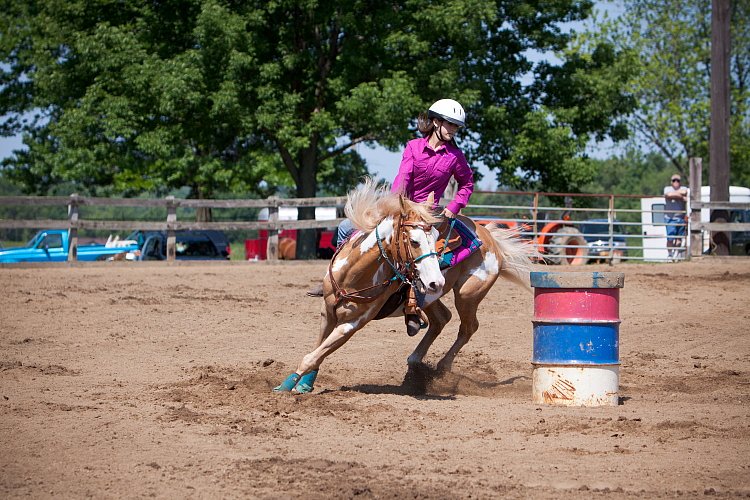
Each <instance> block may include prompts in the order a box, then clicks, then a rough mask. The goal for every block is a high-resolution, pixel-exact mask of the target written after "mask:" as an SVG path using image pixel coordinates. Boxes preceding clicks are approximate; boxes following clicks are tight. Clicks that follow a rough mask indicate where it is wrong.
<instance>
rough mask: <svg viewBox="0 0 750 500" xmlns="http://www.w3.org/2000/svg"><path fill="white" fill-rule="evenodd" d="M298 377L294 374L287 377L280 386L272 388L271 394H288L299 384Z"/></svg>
mask: <svg viewBox="0 0 750 500" xmlns="http://www.w3.org/2000/svg"><path fill="white" fill-rule="evenodd" d="M299 379H300V376H299V375H297V374H296V373H292V374H291V375H289V376H288V377H287V378H286V379H285V380H284V381H283V382H282V383H281V384H280V385H277V386H276V387H274V388H273V392H290V391H291V390H292V389H294V386H296V385H297V382H299Z"/></svg>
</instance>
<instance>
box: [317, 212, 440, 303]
mask: <svg viewBox="0 0 750 500" xmlns="http://www.w3.org/2000/svg"><path fill="white" fill-rule="evenodd" d="M408 228H418V229H421V230H422V231H424V232H425V234H427V233H428V232H429V231H431V230H432V225H430V224H428V223H426V222H422V221H419V222H417V221H410V220H406V215H405V214H401V217H400V219H399V224H398V230H397V231H395V235H394V236H395V237H394V243H393V245H395V247H396V249H395V254H396V255H395V257H392V259H393V260H391V259H389V258H388V254H387V252H386V250H385V248H384V247H383V240H382V239H381V238H380V234H379V232H378V226H375V240H376V241H377V244H378V250H379V251H380V258H382V259H383V260H385V261H386V263H387V264H388V265H389V266H390V268H391V269H392V270H393V273H394V276H393V277H392V278H388V279H386V280H385V281H383V282H382V283H378V284H376V285H372V286H369V287H366V288H362V289H360V290H355V291H351V292H349V291H347V290H345V289H343V288H341V287H340V286H339V284H338V283H337V282H336V279H335V278H334V276H333V261H334V260H336V255H338V253H339V251H340V250H341V248H343V245H342V246H341V247H339V249H338V250H336V254H334V256H333V258H332V259H331V261H330V262H329V264H328V276H329V278H330V280H331V285H332V286H333V292H334V294H335V296H336V302H337V305H338V303H340V302H342V301H343V302H355V303H366V302H372V301H374V300H375V299H377V298H378V297H379V296H380V295H382V294H383V293H385V290H386V289H387V288H388V287H389V286H390V285H391V284H393V283H395V282H398V281H400V282H401V283H407V284H409V285H411V286H416V283H417V282H418V281H419V270H418V269H417V263H418V262H419V261H421V260H422V259H426V258H427V257H431V256H433V255H437V253H436V252H427V253H425V254H423V255H420V256H419V257H416V258H414V257H413V254H412V251H411V238H410V237H409V231H408ZM402 247H403V254H404V257H402ZM376 288H380V289H382V291H381V292H380V293H377V294H375V295H362V292H366V291H369V290H373V289H376Z"/></svg>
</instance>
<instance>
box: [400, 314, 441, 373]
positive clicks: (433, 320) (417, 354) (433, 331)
mask: <svg viewBox="0 0 750 500" xmlns="http://www.w3.org/2000/svg"><path fill="white" fill-rule="evenodd" d="M425 314H427V319H428V320H429V324H430V326H429V328H428V329H427V331H426V332H425V334H424V337H422V340H421V341H420V342H419V345H417V348H416V349H414V352H413V353H411V355H410V356H409V357H408V358H407V360H406V362H407V363H408V364H410V365H415V364H419V363H421V362H422V360H423V359H424V357H425V356H426V355H427V351H428V350H429V349H430V346H432V343H433V342H435V339H436V338H437V336H438V335H440V332H441V331H443V328H445V325H447V324H448V322H449V321H450V320H451V311H450V309H448V308H447V307H446V306H445V304H443V303H442V302H441V301H440V300H436V301H435V302H433V303H432V304H430V306H429V307H428V308H426V309H425Z"/></svg>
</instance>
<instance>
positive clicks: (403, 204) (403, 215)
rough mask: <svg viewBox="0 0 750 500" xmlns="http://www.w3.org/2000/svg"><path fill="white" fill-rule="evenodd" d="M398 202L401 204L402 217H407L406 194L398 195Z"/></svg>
mask: <svg viewBox="0 0 750 500" xmlns="http://www.w3.org/2000/svg"><path fill="white" fill-rule="evenodd" d="M398 202H399V204H400V205H401V217H406V211H407V209H406V202H405V198H404V195H402V194H400V195H398Z"/></svg>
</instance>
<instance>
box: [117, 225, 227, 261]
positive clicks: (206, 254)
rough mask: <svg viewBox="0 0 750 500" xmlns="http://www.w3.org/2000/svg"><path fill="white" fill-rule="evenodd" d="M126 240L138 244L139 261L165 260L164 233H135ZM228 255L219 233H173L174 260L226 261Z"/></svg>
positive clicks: (165, 238) (221, 233)
mask: <svg viewBox="0 0 750 500" xmlns="http://www.w3.org/2000/svg"><path fill="white" fill-rule="evenodd" d="M127 239H129V240H135V241H137V242H138V246H139V247H140V249H141V256H140V260H166V258H167V233H166V232H165V231H135V232H133V233H132V234H130V235H129V236H128V238H127ZM229 254H230V247H229V240H228V239H227V237H226V235H225V234H224V233H223V232H221V231H207V230H205V231H176V232H175V258H176V259H178V260H217V259H219V260H227V259H229Z"/></svg>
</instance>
